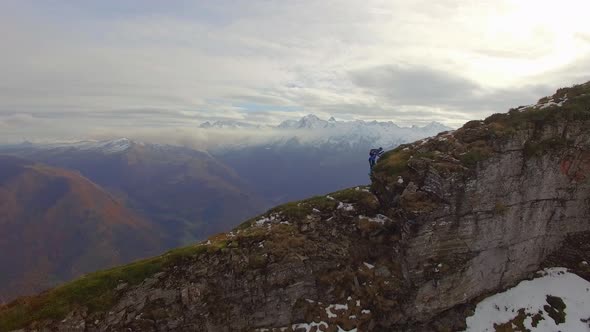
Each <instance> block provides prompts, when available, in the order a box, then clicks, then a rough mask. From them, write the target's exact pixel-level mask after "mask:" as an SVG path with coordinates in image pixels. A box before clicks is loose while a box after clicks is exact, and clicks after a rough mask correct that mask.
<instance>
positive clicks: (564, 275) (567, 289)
mask: <svg viewBox="0 0 590 332" xmlns="http://www.w3.org/2000/svg"><path fill="white" fill-rule="evenodd" d="M548 295H551V296H553V297H557V298H560V299H561V300H562V301H563V303H564V304H565V305H566V307H565V309H564V313H565V322H564V323H561V324H557V323H556V322H555V320H554V319H553V318H551V317H550V316H549V314H548V313H547V311H546V310H545V308H546V307H547V308H550V307H548V306H549V303H548V302H547V299H548ZM519 310H524V312H525V314H526V317H525V319H524V322H523V324H524V326H525V328H526V329H528V330H530V331H531V332H546V331H590V326H589V324H588V322H587V321H586V320H587V319H588V318H589V317H590V282H588V281H586V280H584V279H582V278H581V277H579V276H577V275H576V274H573V273H570V272H568V271H567V269H565V268H550V269H545V270H543V271H542V272H541V277H539V278H536V279H533V280H526V281H523V282H521V283H519V284H518V285H517V286H516V287H514V288H511V289H508V290H506V291H505V292H503V293H498V294H496V295H493V296H490V297H488V298H486V299H485V300H483V301H481V302H480V303H479V304H478V305H477V307H476V310H475V314H474V315H473V316H471V317H468V318H467V321H466V322H467V330H465V332H475V331H477V332H486V331H489V332H493V331H495V328H494V324H504V323H507V322H509V321H511V320H512V319H514V318H515V317H516V316H517V315H518V311H519ZM535 315H541V316H542V318H543V319H542V320H540V321H537V325H536V327H533V326H532V325H533V318H532V316H535ZM537 318H538V316H537ZM584 321H586V322H584Z"/></svg>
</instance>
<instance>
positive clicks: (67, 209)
mask: <svg viewBox="0 0 590 332" xmlns="http://www.w3.org/2000/svg"><path fill="white" fill-rule="evenodd" d="M0 197H1V198H2V199H1V200H0V201H1V202H2V203H0V215H1V216H2V217H0V230H1V231H2V233H3V234H5V238H4V239H3V240H2V241H0V249H1V251H2V252H3V253H4V254H3V255H1V256H0V264H1V265H2V266H3V269H5V270H4V271H7V272H6V273H3V276H0V279H2V282H1V283H0V285H1V288H0V294H1V295H2V298H3V299H4V300H7V299H11V298H14V297H15V296H17V295H24V294H32V293H34V292H38V291H40V290H43V289H46V288H49V287H53V286H55V285H56V284H57V283H61V282H64V281H67V280H71V279H72V278H74V277H79V276H80V275H82V274H83V273H88V272H91V271H94V270H96V269H98V268H106V267H110V266H114V265H118V264H122V263H126V262H129V261H131V260H132V259H137V258H139V257H141V256H142V254H149V253H152V254H154V253H157V252H158V251H159V250H161V249H162V246H161V243H160V239H159V238H158V236H157V235H155V234H157V233H158V232H157V231H156V230H155V229H154V226H153V225H151V224H149V223H148V222H146V221H145V220H143V219H141V218H140V217H139V216H137V215H135V214H134V213H133V212H131V211H129V210H127V209H126V208H125V207H123V206H122V205H121V204H120V202H118V201H117V200H116V199H115V198H113V196H111V195H110V194H108V193H107V192H106V191H104V190H103V189H102V188H101V187H100V186H98V185H96V184H95V183H93V182H91V181H90V180H88V179H86V178H84V177H82V176H81V175H79V174H78V173H75V172H72V171H68V170H65V169H59V168H54V167H49V166H47V165H43V164H39V163H33V162H30V161H27V160H24V159H17V158H10V157H0ZM125 237H127V238H128V239H127V240H123V238H125ZM23 247H25V248H26V250H23ZM7 253H12V254H10V255H9V254H7Z"/></svg>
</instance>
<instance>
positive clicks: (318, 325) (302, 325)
mask: <svg viewBox="0 0 590 332" xmlns="http://www.w3.org/2000/svg"><path fill="white" fill-rule="evenodd" d="M322 326H323V327H324V328H326V329H327V328H328V323H326V322H319V323H316V322H311V323H299V324H293V325H292V326H291V328H292V329H293V330H295V329H305V332H311V331H312V329H313V328H314V327H315V328H316V331H321V330H320V328H321V327H322Z"/></svg>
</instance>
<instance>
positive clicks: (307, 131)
mask: <svg viewBox="0 0 590 332" xmlns="http://www.w3.org/2000/svg"><path fill="white" fill-rule="evenodd" d="M200 128H201V129H231V130H247V129H257V130H265V129H266V130H271V131H273V132H274V133H275V135H273V136H270V137H272V138H269V141H267V142H264V143H280V142H286V141H289V140H291V139H292V138H297V139H298V140H299V142H300V143H309V144H314V145H318V144H326V143H327V144H344V145H347V146H356V145H359V144H362V145H380V146H383V147H394V146H397V145H399V144H403V143H407V142H411V141H414V140H417V139H422V138H425V137H429V136H434V135H436V134H438V133H439V132H443V131H448V130H452V128H450V127H447V126H445V125H443V124H441V123H438V122H431V123H429V124H427V125H426V126H423V127H418V126H412V127H400V126H398V125H397V124H395V123H393V122H392V121H388V122H379V121H368V122H367V121H362V120H355V121H338V120H336V119H334V118H333V117H331V118H330V119H328V120H323V119H321V118H319V117H317V116H316V115H313V114H309V115H306V116H304V117H302V118H301V119H299V120H286V121H283V122H282V123H281V124H279V125H278V126H260V125H253V124H248V123H244V122H239V121H229V120H224V121H217V122H213V123H210V122H205V123H203V124H202V125H201V126H200Z"/></svg>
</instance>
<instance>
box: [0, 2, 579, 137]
mask: <svg viewBox="0 0 590 332" xmlns="http://www.w3.org/2000/svg"><path fill="white" fill-rule="evenodd" d="M562 6H563V7H564V8H575V9H576V10H567V11H555V7H554V4H553V3H550V2H548V1H532V0H530V1H529V0H523V1H518V2H514V1H508V0H499V1H496V2H494V3H493V4H490V3H487V2H472V1H466V0H442V1H439V2H437V3H436V4H433V3H432V2H428V1H424V0H420V1H411V2H408V1H402V0H399V1H388V2H383V1H380V0H367V1H363V2H362V3H359V2H358V1H356V0H342V1H331V0H329V1H310V0H302V1H287V2H285V1H281V2H278V1H245V0H237V1H229V0H228V1H226V0H220V1H215V2H202V1H201V2H193V1H184V0H182V1H181V0H177V1H168V2H166V4H162V3H161V2H160V1H155V0H146V1H138V0H131V1H126V2H121V1H115V0H105V1H100V2H99V3H88V2H66V1H51V2H39V1H27V0H23V1H16V0H7V1H2V3H1V4H0V47H2V50H3V52H2V55H0V57H1V60H2V61H0V72H1V73H2V75H0V117H3V116H4V117H5V116H8V115H12V114H29V115H31V116H32V117H34V118H35V119H47V121H52V122H51V123H50V125H49V126H41V125H39V124H35V123H30V124H27V125H26V126H25V127H21V128H19V127H18V126H17V125H16V124H15V123H9V122H6V123H4V122H3V123H4V124H3V126H4V127H3V130H2V132H1V133H0V141H2V140H3V139H6V137H7V136H8V135H9V134H7V133H9V132H10V133H11V134H10V135H11V137H12V136H19V135H18V134H19V131H22V132H24V131H27V132H30V133H31V135H36V136H38V137H43V136H49V135H58V134H59V133H61V134H62V135H68V136H77V135H79V134H81V135H83V134H85V133H92V132H94V131H100V132H105V128H106V129H109V128H112V130H111V131H114V130H118V131H120V132H121V133H120V134H119V135H118V136H124V135H125V132H126V131H128V130H129V128H137V129H140V130H143V129H145V130H154V129H161V130H162V131H167V130H168V129H171V130H170V131H171V132H173V131H174V130H175V129H177V128H183V130H184V128H186V130H193V128H195V127H196V126H198V124H199V123H201V122H204V121H206V120H222V119H235V120H241V121H246V122H259V123H273V124H276V123H278V122H280V121H282V120H285V119H290V118H297V117H299V116H302V115H305V114H307V113H316V114H317V115H320V116H322V117H329V116H331V115H335V116H336V117H338V118H341V119H345V120H352V119H365V120H371V119H379V120H393V121H396V122H399V123H400V124H402V125H408V124H420V123H424V122H427V121H430V120H436V121H440V122H444V123H447V124H449V125H457V124H460V123H461V122H465V121H467V120H469V119H471V118H481V117H484V116H486V115H488V114H490V113H493V112H500V111H505V110H507V109H508V108H509V107H513V106H517V105H520V104H526V103H531V102H534V101H536V100H537V99H538V98H539V97H541V96H542V95H545V94H548V93H550V92H551V91H553V90H555V89H557V88H559V87H561V86H563V85H569V84H573V83H579V82H581V80H584V79H585V78H587V77H588V75H589V74H590V66H588V63H589V62H588V60H587V59H588V58H590V43H588V36H590V28H589V27H588V26H587V25H586V24H585V23H584V22H585V21H586V20H585V16H584V15H585V13H587V12H588V10H590V4H589V3H588V2H587V1H582V0H564V2H563V3H562ZM33 122H34V121H33ZM37 123H41V122H37ZM64 123H67V124H68V125H63V124H64ZM53 127H55V128H57V129H54V128H53ZM6 128H9V129H10V130H6ZM27 128H29V129H27ZM35 128H36V130H35ZM77 128H84V130H78V129H77Z"/></svg>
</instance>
